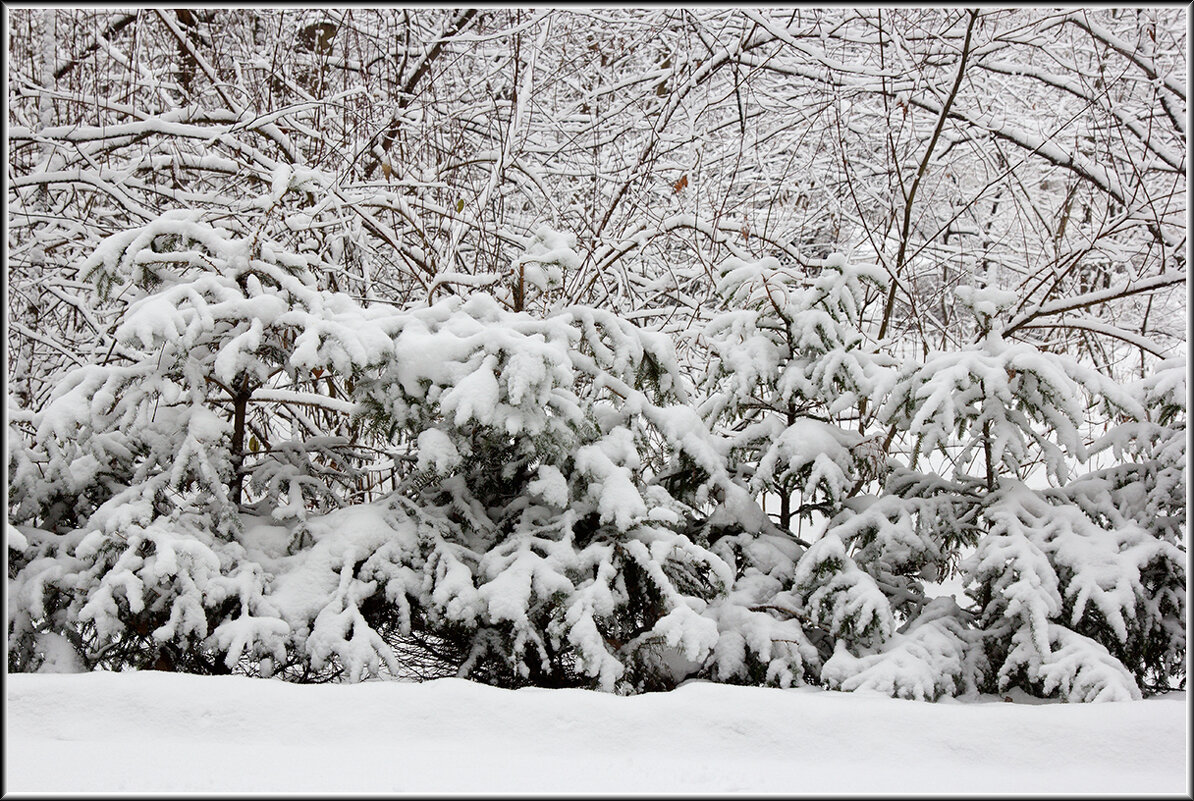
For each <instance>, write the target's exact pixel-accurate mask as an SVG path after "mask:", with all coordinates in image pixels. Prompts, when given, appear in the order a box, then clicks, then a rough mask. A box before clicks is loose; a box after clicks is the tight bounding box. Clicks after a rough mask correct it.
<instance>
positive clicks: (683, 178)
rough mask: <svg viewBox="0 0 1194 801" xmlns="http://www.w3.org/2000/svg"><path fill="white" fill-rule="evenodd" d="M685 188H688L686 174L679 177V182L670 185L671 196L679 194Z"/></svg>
mask: <svg viewBox="0 0 1194 801" xmlns="http://www.w3.org/2000/svg"><path fill="white" fill-rule="evenodd" d="M686 186H688V174H687V173H685V174H684V175H682V176H680V180H679V181H676V182H675V183H674V184H672V192H673V194H679V193H680V192H681V191H682V190H683V189H684V187H686Z"/></svg>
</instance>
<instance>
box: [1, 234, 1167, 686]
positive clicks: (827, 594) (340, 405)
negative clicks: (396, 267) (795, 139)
mask: <svg viewBox="0 0 1194 801" xmlns="http://www.w3.org/2000/svg"><path fill="white" fill-rule="evenodd" d="M576 259H577V255H576V253H575V252H574V251H573V250H572V247H571V244H570V241H569V240H568V239H567V238H566V237H564V236H562V235H559V234H556V233H554V232H552V231H550V230H547V229H542V230H541V231H540V234H539V235H538V238H537V239H536V241H535V242H534V243H533V244H532V246H531V248H530V250H529V251H528V255H527V256H526V257H524V260H523V263H522V264H520V265H517V266H518V267H519V268H520V269H521V270H522V271H523V274H524V276H525V277H526V289H527V292H528V293H532V294H534V293H538V296H539V297H540V298H541V299H543V300H544V302H543V303H542V304H540V306H541V307H542V308H544V309H546V312H545V313H542V314H530V313H514V312H511V311H508V310H505V309H504V308H502V307H501V306H500V305H499V304H498V303H497V302H495V301H494V300H493V299H492V298H490V297H489V296H487V295H484V294H475V295H473V296H471V297H468V298H461V297H449V298H446V299H443V300H440V301H438V302H436V303H434V304H433V305H430V306H428V307H424V308H409V309H402V308H396V307H394V306H392V305H389V304H385V303H376V302H375V303H371V304H368V305H362V303H360V302H358V301H357V300H354V299H352V298H350V297H349V296H347V295H344V294H339V293H337V292H334V291H328V290H326V289H321V288H319V287H318V284H317V281H316V278H315V275H314V274H313V272H312V271H311V269H310V265H309V261H308V259H307V257H305V256H304V255H302V254H298V253H289V252H285V251H284V250H283V249H282V247H281V246H280V245H278V244H277V243H274V242H271V241H269V240H268V239H266V238H264V237H258V238H251V237H249V238H246V237H238V236H237V235H234V234H232V233H230V232H229V231H226V230H223V229H221V228H219V227H215V226H213V225H212V224H210V223H207V222H202V221H201V220H200V218H199V216H198V215H187V214H183V213H177V212H176V213H170V214H167V215H165V216H163V217H162V218H160V219H159V220H157V221H155V222H154V223H152V224H150V225H148V226H146V227H144V228H141V229H137V230H133V231H129V232H126V233H123V234H119V235H116V236H113V237H111V238H109V239H108V240H106V242H105V243H104V244H103V245H102V247H100V248H99V249H98V251H97V252H95V254H94V255H93V256H92V257H91V258H90V259H89V260H88V261H87V262H86V263H85V264H83V265H82V271H81V272H82V273H84V274H86V275H87V276H88V277H89V279H90V280H91V281H92V282H93V283H94V286H95V287H96V291H97V292H99V293H101V295H102V296H104V297H114V296H116V295H120V296H122V297H123V298H124V299H125V300H126V301H129V303H128V306H127V314H126V315H125V318H124V320H123V322H122V324H121V326H120V328H119V330H118V340H119V343H118V347H117V348H115V349H114V351H113V353H112V354H110V356H109V358H108V359H107V360H106V361H104V362H103V363H100V364H90V365H87V366H85V367H82V368H79V369H77V370H75V371H74V372H72V373H70V374H69V376H68V377H67V378H66V379H65V380H64V381H63V382H62V383H61V384H60V385H59V386H58V388H57V390H56V391H55V392H54V394H53V396H52V397H51V399H50V401H49V402H48V404H46V405H45V407H44V408H43V409H41V410H39V411H37V412H36V413H35V412H31V411H28V410H23V409H10V418H11V421H12V423H11V426H10V430H9V443H10V444H9V451H8V460H9V476H10V477H9V514H10V521H11V525H10V526H8V528H7V536H8V547H9V624H8V625H9V629H8V630H9V647H10V657H9V669H10V670H18V671H24V670H37V669H46V668H53V669H121V668H150V667H156V668H165V669H170V670H179V671H191V672H198V673H222V672H229V671H241V672H247V673H249V674H253V675H264V676H269V675H273V676H281V677H283V678H286V679H290V680H297V681H324V680H332V679H340V680H348V681H356V680H361V679H364V678H367V677H370V676H375V675H379V674H380V675H383V676H384V675H394V676H406V677H431V676H443V675H459V676H464V677H468V678H472V679H476V680H479V681H483V682H488V683H492V684H497V685H502V686H519V685H524V684H534V685H539V686H547V687H591V688H596V689H601V690H606V691H612V692H622V693H630V692H638V691H645V690H654V689H666V688H670V687H673V686H675V685H676V684H677V683H678V682H680V681H682V680H684V679H686V678H702V679H708V680H713V681H719V682H733V683H745V684H769V685H778V686H781V687H788V686H793V685H800V684H806V683H808V684H820V685H824V686H828V687H831V688H839V689H843V690H855V689H859V688H869V689H875V690H879V691H881V692H884V693H888V694H891V695H894V696H900V697H906V698H916V699H930V700H932V699H937V698H940V697H942V696H954V695H967V694H972V693H975V692H983V691H1003V690H1006V689H1007V688H1009V687H1013V686H1014V687H1020V688H1023V689H1025V690H1027V691H1028V692H1030V693H1034V694H1037V695H1042V696H1058V697H1060V698H1063V699H1065V700H1070V701H1096V700H1118V699H1130V698H1138V697H1140V696H1141V693H1142V690H1144V691H1148V690H1149V689H1150V688H1155V687H1158V686H1166V685H1167V684H1168V683H1169V682H1171V681H1173V680H1177V679H1183V678H1184V675H1183V670H1184V668H1183V663H1184V658H1185V634H1184V632H1185V615H1186V608H1185V590H1184V586H1185V569H1186V568H1185V559H1186V557H1185V550H1184V544H1183V543H1184V535H1185V526H1186V523H1185V519H1186V518H1185V498H1184V485H1185V458H1186V457H1185V447H1184V446H1185V441H1184V440H1185V405H1184V400H1185V380H1186V379H1185V364H1184V362H1181V361H1173V362H1166V363H1164V364H1162V365H1161V366H1160V369H1158V370H1157V371H1156V372H1155V373H1154V374H1153V375H1152V377H1151V378H1149V379H1147V380H1144V381H1141V382H1139V383H1137V384H1135V385H1130V386H1120V385H1116V384H1114V383H1112V382H1111V381H1109V380H1108V379H1107V378H1106V377H1104V376H1102V375H1100V374H1099V373H1097V372H1096V371H1094V370H1091V369H1087V368H1084V367H1082V366H1080V365H1079V364H1077V363H1076V362H1074V361H1073V360H1071V359H1069V358H1067V357H1066V356H1063V355H1058V354H1056V353H1048V352H1043V351H1040V350H1037V349H1035V348H1033V347H1031V346H1029V345H1027V344H1023V343H1016V342H1011V341H1008V340H1005V339H1004V338H1002V337H1001V336H1000V324H1001V320H1002V319H1003V317H1002V315H1004V313H1005V310H1006V308H1007V307H1008V305H1009V304H1010V302H1011V301H1013V300H1014V298H1013V297H1012V296H1010V295H1009V294H1008V293H1005V292H1000V291H997V290H994V289H976V288H964V289H962V290H960V291H959V292H958V301H959V302H960V303H961V304H963V305H964V306H965V307H967V308H969V309H970V312H971V314H972V315H973V316H974V318H975V325H976V330H977V331H978V332H979V333H980V336H979V337H978V339H977V341H976V342H975V343H974V344H971V345H967V346H963V347H959V348H958V349H956V350H953V351H947V352H938V353H929V354H928V355H927V357H926V358H924V359H923V360H919V361H918V360H901V361H897V360H896V359H894V358H892V356H890V355H889V354H890V352H891V349H890V348H889V347H888V345H889V344H890V343H876V342H875V341H874V340H873V339H871V338H868V337H867V336H864V334H863V332H862V331H861V326H860V324H859V321H858V319H857V307H858V305H859V303H860V298H861V294H862V293H863V291H864V289H865V287H866V285H867V284H868V283H869V284H871V285H873V286H878V287H882V286H884V285H885V281H886V279H885V277H884V275H883V273H882V272H880V271H879V270H878V269H876V268H874V267H868V266H859V265H855V264H850V263H848V262H847V260H846V259H844V258H842V257H841V256H831V257H830V258H829V259H827V260H826V261H825V262H824V264H823V266H822V268H821V270H820V273H819V274H818V275H815V276H807V275H803V274H797V273H796V272H793V271H789V270H787V269H785V268H783V267H782V266H780V265H779V264H778V263H777V262H776V261H775V260H772V259H763V260H762V261H759V262H757V263H745V262H742V261H738V260H731V261H730V262H728V263H726V264H725V265H723V267H722V270H721V277H720V282H719V285H718V291H719V294H720V296H721V297H722V298H723V299H724V311H723V312H722V313H720V314H717V315H715V316H714V318H713V319H712V321H711V323H710V324H709V325H708V326H707V327H706V328H705V329H704V330H703V331H702V332H701V335H700V339H699V341H698V345H699V346H701V347H704V348H706V349H707V353H708V354H709V358H708V365H707V369H705V370H704V371H703V373H702V374H701V375H699V376H697V377H696V380H692V379H691V377H690V376H688V375H686V374H685V373H684V372H683V371H682V370H681V368H680V366H679V364H678V362H677V359H676V357H675V355H674V351H673V343H672V342H671V341H669V339H668V338H667V337H666V336H664V335H662V334H659V333H653V332H649V331H645V330H641V329H639V328H637V327H635V326H634V325H632V324H631V323H629V322H627V321H626V320H624V319H620V318H619V317H617V316H615V315H614V314H612V313H609V312H606V311H602V310H599V309H595V308H582V307H569V306H566V305H563V304H561V303H559V302H549V300H548V299H549V297H550V293H551V291H552V289H553V287H556V286H558V284H559V279H560V275H561V273H562V271H563V270H565V269H567V268H568V267H569V265H571V264H575V263H576ZM1088 417H1089V418H1091V419H1094V420H1095V421H1096V426H1095V428H1097V430H1098V431H1099V435H1098V437H1097V438H1096V437H1092V436H1088V435H1087V434H1086V433H1084V432H1088V431H1091V430H1094V429H1092V427H1091V426H1090V425H1088V422H1089V420H1088ZM1104 429H1105V430H1104ZM1095 454H1101V455H1102V458H1101V461H1099V462H1098V464H1100V465H1102V466H1101V467H1100V468H1099V469H1097V470H1095V471H1094V472H1089V473H1086V474H1076V475H1075V474H1072V472H1073V471H1075V470H1076V469H1077V468H1079V467H1086V468H1087V469H1090V466H1091V465H1094V464H1096V462H1094V461H1092V460H1091V457H1092V456H1094V455H1095ZM1042 476H1043V477H1044V478H1047V481H1045V480H1043V478H1042ZM768 496H770V497H771V499H772V504H773V505H774V503H775V498H776V497H778V498H780V499H782V500H781V501H780V514H779V516H778V522H777V519H775V518H774V516H769V515H767V514H766V513H765V512H764V511H763V509H762V507H761V504H760V499H762V498H764V497H768ZM772 511H774V509H772ZM955 571H958V572H959V573H960V575H961V576H962V578H963V579H964V581H965V582H966V584H967V587H968V595H969V597H968V598H966V599H962V605H959V602H958V600H956V599H955V598H953V597H952V596H949V595H944V596H943V597H933V594H934V590H933V584H932V583H931V582H933V581H936V580H938V579H940V578H942V577H945V576H947V575H952V574H953V573H954V572H955Z"/></svg>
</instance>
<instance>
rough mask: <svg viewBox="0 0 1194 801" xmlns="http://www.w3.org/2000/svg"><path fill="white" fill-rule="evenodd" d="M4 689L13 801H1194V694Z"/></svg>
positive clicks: (15, 678)
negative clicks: (444, 800)
mask: <svg viewBox="0 0 1194 801" xmlns="http://www.w3.org/2000/svg"><path fill="white" fill-rule="evenodd" d="M7 678H8V691H7V696H8V699H7V700H8V704H7V710H8V711H7V734H8V736H7V737H6V738H5V739H6V743H7V745H6V754H5V761H6V771H5V773H6V779H7V781H6V785H7V787H6V794H7V793H25V792H91V791H97V792H98V791H103V792H121V791H143V792H170V791H174V792H179V791H197V792H269V793H297V792H302V793H350V792H375V793H395V792H417V793H428V792H454V793H487V794H488V793H500V792H519V791H522V792H544V793H619V792H637V793H644V792H645V793H650V792H667V793H699V792H710V793H731V792H756V793H757V792H767V793H782V794H793V795H795V794H809V793H822V794H823V793H916V794H918V795H922V794H928V793H950V794H956V793H1017V792H1024V793H1049V792H1064V793H1073V794H1085V793H1119V794H1128V793H1130V794H1133V795H1138V794H1141V793H1185V794H1189V792H1190V786H1189V784H1188V782H1187V771H1186V751H1187V748H1186V743H1187V730H1186V719H1187V715H1186V703H1185V701H1186V698H1185V693H1171V694H1169V695H1167V696H1165V697H1161V698H1154V699H1149V700H1145V701H1128V702H1120V703H1109V704H1050V703H1046V704H1042V703H1035V704H1033V703H1004V702H1001V701H1000V700H999V699H997V698H994V697H990V696H984V697H983V699H982V700H981V701H980V702H967V703H959V702H956V701H946V702H942V703H937V704H929V703H920V702H914V701H901V700H896V699H891V698H886V697H882V696H878V695H874V694H869V693H862V692H860V693H836V692H829V691H825V690H819V689H812V688H801V689H792V690H777V689H765V688H757V687H733V686H726V685H715V684H709V683H690V684H686V685H684V686H682V687H680V688H679V689H677V690H675V691H673V692H670V693H649V694H645V695H640V696H633V697H620V696H614V695H608V694H602V693H595V692H588V691H584V690H540V689H524V690H518V691H510V690H499V689H495V688H492V687H487V686H483V685H479V684H474V683H471V682H467V681H463V680H458V679H443V680H439V681H434V682H428V683H426V684H407V683H400V682H380V681H378V682H366V683H363V684H356V685H308V686H298V685H292V684H285V683H283V682H280V681H273V680H262V679H249V678H244V677H234V676H228V677H199V676H189V675H180V674H169V673H149V672H146V673H86V674H76V675H30V674H18V675H10V676H8V677H7Z"/></svg>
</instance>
